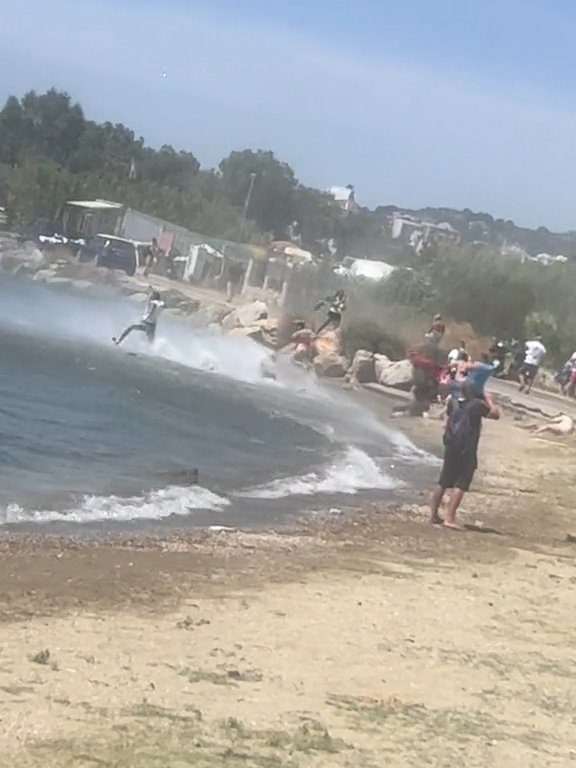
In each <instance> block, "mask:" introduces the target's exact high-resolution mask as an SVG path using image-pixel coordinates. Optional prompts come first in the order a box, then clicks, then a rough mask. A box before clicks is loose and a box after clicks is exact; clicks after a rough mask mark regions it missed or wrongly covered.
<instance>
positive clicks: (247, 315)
mask: <svg viewBox="0 0 576 768" xmlns="http://www.w3.org/2000/svg"><path fill="white" fill-rule="evenodd" d="M267 317H268V307H267V306H266V304H265V303H264V302H263V301H254V302H252V303H251V304H246V305H245V306H243V307H238V309H235V310H234V311H233V312H230V314H229V315H226V317H225V318H224V319H223V320H222V327H223V328H224V330H226V331H231V330H232V328H238V327H241V328H248V327H249V326H253V325H255V324H256V323H257V322H258V321H259V320H264V319H266V318H267Z"/></svg>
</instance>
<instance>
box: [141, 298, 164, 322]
mask: <svg viewBox="0 0 576 768" xmlns="http://www.w3.org/2000/svg"><path fill="white" fill-rule="evenodd" d="M164 306H165V305H164V302H163V301H158V300H157V299H153V300H152V301H150V302H149V303H148V306H147V307H146V312H144V315H143V316H142V320H143V322H145V323H156V322H157V320H158V318H159V316H160V313H161V312H162V310H163V309H164Z"/></svg>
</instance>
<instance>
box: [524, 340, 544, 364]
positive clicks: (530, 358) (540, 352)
mask: <svg viewBox="0 0 576 768" xmlns="http://www.w3.org/2000/svg"><path fill="white" fill-rule="evenodd" d="M545 354H546V347H545V346H544V344H542V342H540V341H527V342H526V354H525V356H524V362H525V363H526V365H541V363H542V360H544V355H545Z"/></svg>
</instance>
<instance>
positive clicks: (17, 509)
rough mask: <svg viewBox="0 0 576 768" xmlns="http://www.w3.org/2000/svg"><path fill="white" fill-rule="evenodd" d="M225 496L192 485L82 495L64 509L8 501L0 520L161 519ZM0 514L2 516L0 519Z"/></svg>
mask: <svg viewBox="0 0 576 768" xmlns="http://www.w3.org/2000/svg"><path fill="white" fill-rule="evenodd" d="M229 504H230V502H229V501H228V499H225V498H223V497H221V496H217V495H216V494H215V493H212V492H211V491H209V490H207V489H206V488H202V487H199V486H196V487H194V488H181V487H178V486H171V487H168V488H163V489H161V490H158V491H151V492H150V493H147V494H145V495H143V496H131V497H128V498H123V497H121V496H84V498H83V499H82V500H81V501H79V502H78V504H77V505H75V506H74V507H73V508H70V509H65V510H60V511H57V510H48V509H44V510H40V509H38V510H29V509H24V508H23V507H21V506H20V505H18V504H10V505H8V507H7V508H6V509H5V510H4V513H1V512H0V521H1V522H2V524H4V525H6V524H10V523H57V522H66V523H94V522H101V521H112V522H129V521H131V520H162V519H165V518H167V517H173V516H185V515H189V514H190V513H191V512H192V511H193V510H212V511H215V512H218V511H221V510H223V509H224V508H225V507H227V506H228V505H229ZM2 518H3V519H2Z"/></svg>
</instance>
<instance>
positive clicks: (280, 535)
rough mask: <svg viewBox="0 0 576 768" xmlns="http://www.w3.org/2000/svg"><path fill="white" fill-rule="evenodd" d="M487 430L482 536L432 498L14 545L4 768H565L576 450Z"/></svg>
mask: <svg viewBox="0 0 576 768" xmlns="http://www.w3.org/2000/svg"><path fill="white" fill-rule="evenodd" d="M439 426H440V425H439V424H438V423H434V422H433V421H427V420H418V422H417V423H416V424H414V426H413V429H414V431H415V432H418V433H420V434H421V436H422V437H423V439H426V440H433V439H434V435H435V434H438V430H439ZM490 427H493V428H490V429H487V430H486V431H485V435H484V441H485V442H484V443H483V445H482V448H481V472H480V474H479V477H478V480H477V482H476V484H475V488H476V490H475V492H473V493H471V494H470V496H469V498H467V500H466V503H465V505H464V510H463V514H464V519H465V520H467V521H468V522H471V523H474V522H481V523H483V526H478V528H477V529H476V530H475V531H468V532H465V533H455V532H450V531H444V530H438V528H437V527H435V526H431V525H430V524H429V523H428V522H427V509H426V506H425V503H424V502H425V499H424V498H423V499H422V503H420V504H414V505H409V506H403V507H396V508H389V507H386V506H384V505H375V506H374V507H373V508H372V509H363V510H362V509H357V510H355V511H353V512H351V513H350V514H345V515H340V516H338V517H332V518H326V519H323V520H313V521H308V522H307V523H305V524H304V523H302V524H300V525H298V526H296V527H294V528H293V529H291V530H288V531H282V532H270V531H268V532H242V531H236V532H220V533H217V532H209V531H191V532H188V533H187V534H186V535H181V534H180V533H178V534H174V535H171V536H166V535H161V536H156V537H148V538H146V539H142V538H141V537H139V536H138V537H133V538H131V537H124V538H123V539H122V540H119V539H116V540H115V541H112V542H110V541H98V542H79V541H74V540H72V539H62V538H61V537H50V538H44V539H43V540H42V541H39V540H38V538H34V537H33V538H32V539H29V540H24V539H22V538H20V537H19V538H18V539H17V540H14V541H9V540H8V541H7V540H6V539H1V538H0V555H1V556H0V580H1V582H2V584H3V585H4V586H3V590H2V592H1V593H0V648H1V652H0V718H1V719H2V722H3V724H4V726H5V727H4V729H3V732H2V733H1V734H0V753H1V754H2V755H3V756H4V759H5V760H6V762H5V763H4V764H5V765H6V766H8V765H10V766H12V765H15V766H20V765H22V766H24V765H25V766H27V767H28V766H30V768H57V767H58V768H62V767H63V768H68V767H70V768H72V766H74V767H76V766H82V768H88V766H93V765H104V766H110V767H111V768H112V767H113V768H159V767H160V766H163V765H167V764H169V765H171V766H172V765H174V766H178V767H180V765H181V766H182V767H184V766H186V765H191V766H192V765H202V766H206V767H207V768H229V766H232V768H237V766H238V767H239V766H240V765H243V766H249V767H250V768H252V767H253V768H262V766H278V768H281V767H282V768H283V767H284V766H295V767H296V766H298V768H323V766H325V765H330V766H334V768H350V766H353V765H358V764H364V765H366V766H369V768H379V767H380V766H382V765H389V766H392V768H404V766H406V765H417V764H421V763H422V762H424V761H429V762H430V761H431V762H432V763H433V764H435V765H441V764H442V765H447V766H452V765H458V764H459V763H460V761H461V758H462V754H463V751H464V752H465V754H466V762H467V765H468V766H470V767H471V768H485V766H487V765H490V766H494V768H509V767H510V766H513V767H514V768H516V766H518V768H520V767H521V766H525V765H530V764H532V765H546V764H550V765H555V764H558V765H563V764H567V761H569V760H570V759H571V756H572V753H571V752H570V750H571V746H570V745H571V744H573V743H574V736H576V726H574V722H573V710H572V707H571V704H570V700H571V699H570V697H571V695H572V693H571V691H572V671H571V670H572V650H571V649H572V647H573V642H574V640H576V630H575V629H574V622H573V612H574V609H575V608H576V598H575V597H574V589H573V584H574V581H575V578H576V577H574V575H573V567H574V560H575V556H576V546H575V545H574V544H573V543H572V542H571V541H568V540H567V538H566V534H567V533H569V532H570V530H574V529H573V528H571V525H572V505H571V500H572V495H573V490H574V487H575V486H574V485H573V481H572V479H571V467H572V465H573V461H574V454H575V446H574V443H573V442H569V443H565V442H562V441H560V440H555V439H552V440H546V441H544V442H540V441H539V440H538V439H536V438H534V439H533V440H531V442H529V443H527V438H526V434H525V433H524V431H523V430H521V429H519V428H518V426H517V422H514V420H513V419H512V418H511V417H509V416H505V418H504V420H503V422H502V423H501V424H494V425H490ZM499 430H500V431H499ZM559 479H561V480H562V482H560V483H559ZM543 508H547V509H548V514H547V516H546V517H545V518H544V517H543V515H542V509H543ZM575 527H576V524H575ZM495 531H498V532H495ZM559 735H560V738H559ZM0 765H2V761H1V760H0Z"/></svg>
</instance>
